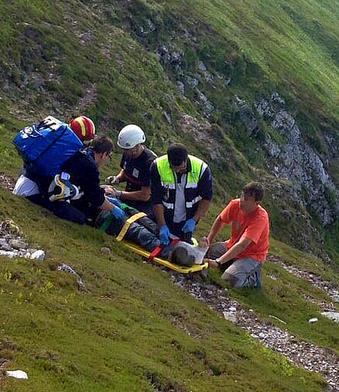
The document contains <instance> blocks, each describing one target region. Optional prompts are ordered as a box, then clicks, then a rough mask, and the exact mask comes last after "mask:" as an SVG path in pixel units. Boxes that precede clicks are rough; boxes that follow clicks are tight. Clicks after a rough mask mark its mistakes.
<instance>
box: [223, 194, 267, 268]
mask: <svg viewBox="0 0 339 392" xmlns="http://www.w3.org/2000/svg"><path fill="white" fill-rule="evenodd" d="M220 219H221V220H222V222H224V223H226V224H232V233H231V238H230V239H229V240H228V241H226V245H227V248H228V249H230V248H232V246H233V245H235V244H236V243H237V242H239V241H240V240H241V239H243V238H248V239H250V240H252V243H251V244H249V245H248V247H247V248H246V249H245V250H244V251H243V252H241V253H240V254H239V255H238V256H237V257H236V258H237V259H243V258H251V259H254V260H257V261H259V262H263V261H265V259H266V256H267V252H268V247H269V234H270V223H269V219H268V214H267V211H266V210H265V209H264V208H263V207H261V206H260V205H258V208H257V209H256V210H255V211H253V212H251V213H249V214H245V212H244V211H243V210H242V209H241V208H240V199H234V200H231V201H230V202H229V203H228V205H227V206H226V207H225V209H224V210H223V211H222V213H221V214H220Z"/></svg>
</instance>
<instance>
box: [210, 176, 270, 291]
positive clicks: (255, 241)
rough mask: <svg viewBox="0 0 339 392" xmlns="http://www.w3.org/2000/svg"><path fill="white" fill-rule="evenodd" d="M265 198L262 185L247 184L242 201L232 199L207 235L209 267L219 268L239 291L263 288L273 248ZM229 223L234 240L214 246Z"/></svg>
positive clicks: (224, 277) (217, 243) (224, 276)
mask: <svg viewBox="0 0 339 392" xmlns="http://www.w3.org/2000/svg"><path fill="white" fill-rule="evenodd" d="M263 196H264V189H263V187H262V185H261V184H259V183H257V182H251V183H249V184H247V185H246V186H245V187H244V188H243V190H242V194H241V197H240V199H234V200H231V201H230V202H229V204H228V205H227V206H226V208H225V209H224V210H223V211H222V212H221V213H220V214H219V215H218V217H217V219H216V220H215V221H214V223H213V225H212V227H211V230H210V232H209V234H208V236H207V241H208V243H209V244H210V248H209V251H208V254H207V257H208V263H209V267H210V268H218V267H219V268H220V269H221V270H222V271H224V272H223V275H222V278H223V279H225V280H227V281H229V282H230V284H231V285H232V286H233V287H236V288H240V287H260V286H261V266H262V264H263V262H264V261H265V259H266V256H267V252H268V247H269V218H268V213H267V211H266V210H265V209H264V208H263V207H261V206H260V202H261V201H262V199H263ZM227 224H229V225H232V228H231V238H230V239H229V240H228V241H226V242H216V243H214V244H212V242H213V240H214V238H215V237H216V236H217V234H218V233H219V232H220V230H221V229H222V228H223V227H224V226H225V225H227Z"/></svg>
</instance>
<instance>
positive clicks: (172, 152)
mask: <svg viewBox="0 0 339 392" xmlns="http://www.w3.org/2000/svg"><path fill="white" fill-rule="evenodd" d="M167 156H168V161H169V163H170V164H171V165H172V166H179V165H181V164H182V163H183V162H185V161H186V160H187V158H188V152H187V149H186V147H185V146H184V145H183V144H181V143H173V144H171V145H170V146H169V147H168V149H167Z"/></svg>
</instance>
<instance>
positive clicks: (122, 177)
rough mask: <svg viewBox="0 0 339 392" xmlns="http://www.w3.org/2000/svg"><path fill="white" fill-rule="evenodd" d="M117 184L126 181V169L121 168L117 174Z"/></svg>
mask: <svg viewBox="0 0 339 392" xmlns="http://www.w3.org/2000/svg"><path fill="white" fill-rule="evenodd" d="M115 181H116V184H121V183H122V182H125V181H126V176H125V171H124V169H121V170H120V172H119V173H118V174H117V175H116V176H115Z"/></svg>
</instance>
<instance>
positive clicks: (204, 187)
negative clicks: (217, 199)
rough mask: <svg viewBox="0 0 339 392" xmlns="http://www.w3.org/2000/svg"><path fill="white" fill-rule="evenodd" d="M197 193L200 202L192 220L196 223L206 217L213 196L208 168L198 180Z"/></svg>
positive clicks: (210, 174)
mask: <svg viewBox="0 0 339 392" xmlns="http://www.w3.org/2000/svg"><path fill="white" fill-rule="evenodd" d="M198 193H199V195H200V196H201V198H202V199H201V200H200V202H199V204H198V208H197V210H196V212H195V214H194V216H193V219H194V220H195V221H196V222H198V220H199V219H201V218H203V217H204V216H205V215H206V213H207V211H208V209H209V206H210V204H211V200H212V196H213V188H212V173H211V170H210V168H209V167H208V166H207V167H206V169H205V171H204V173H203V175H202V176H201V178H200V180H199V183H198Z"/></svg>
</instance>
